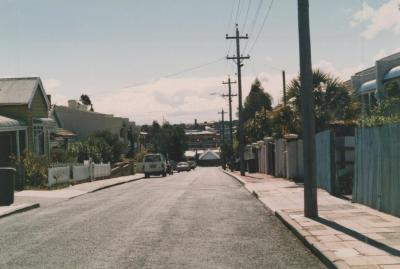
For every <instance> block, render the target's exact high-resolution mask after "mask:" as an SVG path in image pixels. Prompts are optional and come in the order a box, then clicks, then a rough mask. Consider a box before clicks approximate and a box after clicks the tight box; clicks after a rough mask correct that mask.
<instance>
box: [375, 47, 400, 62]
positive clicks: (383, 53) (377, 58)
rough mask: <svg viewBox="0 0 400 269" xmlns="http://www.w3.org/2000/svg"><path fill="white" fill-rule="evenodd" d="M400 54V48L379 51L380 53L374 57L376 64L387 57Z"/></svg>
mask: <svg viewBox="0 0 400 269" xmlns="http://www.w3.org/2000/svg"><path fill="white" fill-rule="evenodd" d="M397 52H400V48H395V49H391V50H386V49H381V50H379V51H378V53H377V54H376V55H375V56H374V57H373V60H374V63H375V61H377V60H380V59H382V58H384V57H386V56H389V55H391V54H394V53H397Z"/></svg>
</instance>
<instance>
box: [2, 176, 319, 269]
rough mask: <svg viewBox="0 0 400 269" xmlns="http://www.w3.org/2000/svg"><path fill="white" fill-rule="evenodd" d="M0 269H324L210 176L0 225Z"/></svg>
mask: <svg viewBox="0 0 400 269" xmlns="http://www.w3.org/2000/svg"><path fill="white" fill-rule="evenodd" d="M0 268H207V269H209V268H324V266H323V265H322V264H321V263H320V261H319V260H318V259H317V258H316V257H315V256H314V255H313V254H312V253H310V252H309V251H308V250H307V249H306V248H305V247H304V246H303V244H302V243H301V242H300V241H299V240H298V239H297V238H296V237H295V236H294V235H293V234H292V233H291V232H289V231H288V229H287V228H286V227H285V226H284V225H283V224H282V223H281V222H280V221H279V220H278V219H277V218H276V217H275V216H274V215H273V214H272V213H271V212H270V211H268V210H266V209H265V208H264V207H263V206H262V205H261V203H259V201H258V200H256V199H255V198H254V197H253V196H252V195H251V194H249V193H248V192H247V191H246V190H245V189H244V188H243V187H242V186H241V185H240V184H239V183H237V182H236V181H235V180H234V179H232V178H231V177H229V176H227V175H225V174H223V173H222V172H220V171H219V170H218V169H217V168H198V169H196V171H192V172H183V173H179V174H174V175H173V176H168V177H166V178H150V179H143V180H140V181H136V182H131V183H128V184H124V185H120V186H116V187H113V188H110V189H105V190H102V191H99V192H96V193H91V194H87V195H84V196H81V197H78V198H75V199H72V200H68V201H64V202H61V203H57V204H54V205H52V206H49V207H46V208H42V209H36V210H33V211H29V212H25V213H22V214H17V215H14V216H10V217H7V218H4V219H0Z"/></svg>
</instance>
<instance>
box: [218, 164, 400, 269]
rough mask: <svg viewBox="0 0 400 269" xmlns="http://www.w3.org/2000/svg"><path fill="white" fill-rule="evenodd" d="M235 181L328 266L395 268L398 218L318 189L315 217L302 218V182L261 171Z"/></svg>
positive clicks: (399, 257)
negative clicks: (316, 216)
mask: <svg viewBox="0 0 400 269" xmlns="http://www.w3.org/2000/svg"><path fill="white" fill-rule="evenodd" d="M224 172H225V173H227V174H229V175H231V176H233V177H234V178H236V179H237V180H238V181H240V182H241V183H242V184H243V185H244V187H245V188H246V189H247V190H248V191H249V192H251V193H253V194H254V195H255V196H256V197H257V198H258V199H259V200H260V201H261V202H262V203H263V204H264V205H265V206H266V207H267V208H269V209H271V210H272V211H274V212H275V214H276V215H277V216H278V218H279V219H281V220H282V222H283V223H284V224H285V225H286V226H287V227H288V228H289V229H291V230H292V231H293V232H294V233H295V234H296V235H297V236H298V237H299V238H300V239H301V240H302V241H303V243H304V244H305V245H306V246H307V247H309V248H310V249H311V250H312V251H313V252H314V253H315V254H316V255H317V256H318V257H319V258H320V259H321V260H322V261H323V262H324V263H325V264H326V265H328V266H329V267H331V268H357V269H361V268H363V269H365V268H385V269H389V268H390V269H393V268H399V269H400V218H397V217H394V216H391V215H388V214H385V213H382V212H379V211H377V210H374V209H372V208H369V207H367V206H363V205H361V204H357V203H352V202H350V201H346V200H343V199H340V198H337V197H334V196H332V195H330V194H329V193H328V192H326V191H324V190H322V189H318V205H319V217H318V218H313V219H311V218H306V217H304V212H303V204H304V202H303V201H304V200H303V197H304V196H303V186H302V185H301V184H296V183H294V182H292V181H289V180H286V179H282V178H274V177H271V176H269V175H265V174H258V173H254V174H246V176H244V177H243V176H240V174H239V173H238V172H233V173H231V172H227V171H224Z"/></svg>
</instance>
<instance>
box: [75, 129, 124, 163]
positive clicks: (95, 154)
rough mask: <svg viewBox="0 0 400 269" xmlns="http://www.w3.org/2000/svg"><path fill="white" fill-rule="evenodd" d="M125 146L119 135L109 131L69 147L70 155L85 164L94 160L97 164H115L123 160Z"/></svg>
mask: <svg viewBox="0 0 400 269" xmlns="http://www.w3.org/2000/svg"><path fill="white" fill-rule="evenodd" d="M125 146H126V145H125V144H124V143H123V142H122V141H121V140H120V138H119V136H118V135H114V134H111V133H110V132H109V131H103V132H98V133H96V134H94V135H92V136H89V137H87V138H86V139H83V140H81V141H78V142H75V143H72V144H71V145H70V146H69V154H70V155H71V156H74V157H76V158H77V160H78V162H83V161H84V160H88V159H89V158H92V160H93V161H95V162H101V161H102V162H105V163H107V162H111V163H115V162H117V161H119V160H120V159H121V154H122V153H123V150H124V148H125Z"/></svg>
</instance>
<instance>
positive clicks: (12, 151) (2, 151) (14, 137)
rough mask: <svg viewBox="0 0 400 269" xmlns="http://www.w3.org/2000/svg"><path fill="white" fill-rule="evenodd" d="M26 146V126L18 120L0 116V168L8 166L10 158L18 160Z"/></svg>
mask: <svg viewBox="0 0 400 269" xmlns="http://www.w3.org/2000/svg"><path fill="white" fill-rule="evenodd" d="M27 145H28V134H27V126H26V125H25V124H24V123H23V122H20V121H18V120H14V119H11V118H7V117H4V116H0V166H8V165H10V164H11V159H10V157H11V156H15V157H16V159H17V160H19V159H20V157H21V153H22V152H23V151H24V150H25V149H26V147H27Z"/></svg>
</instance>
